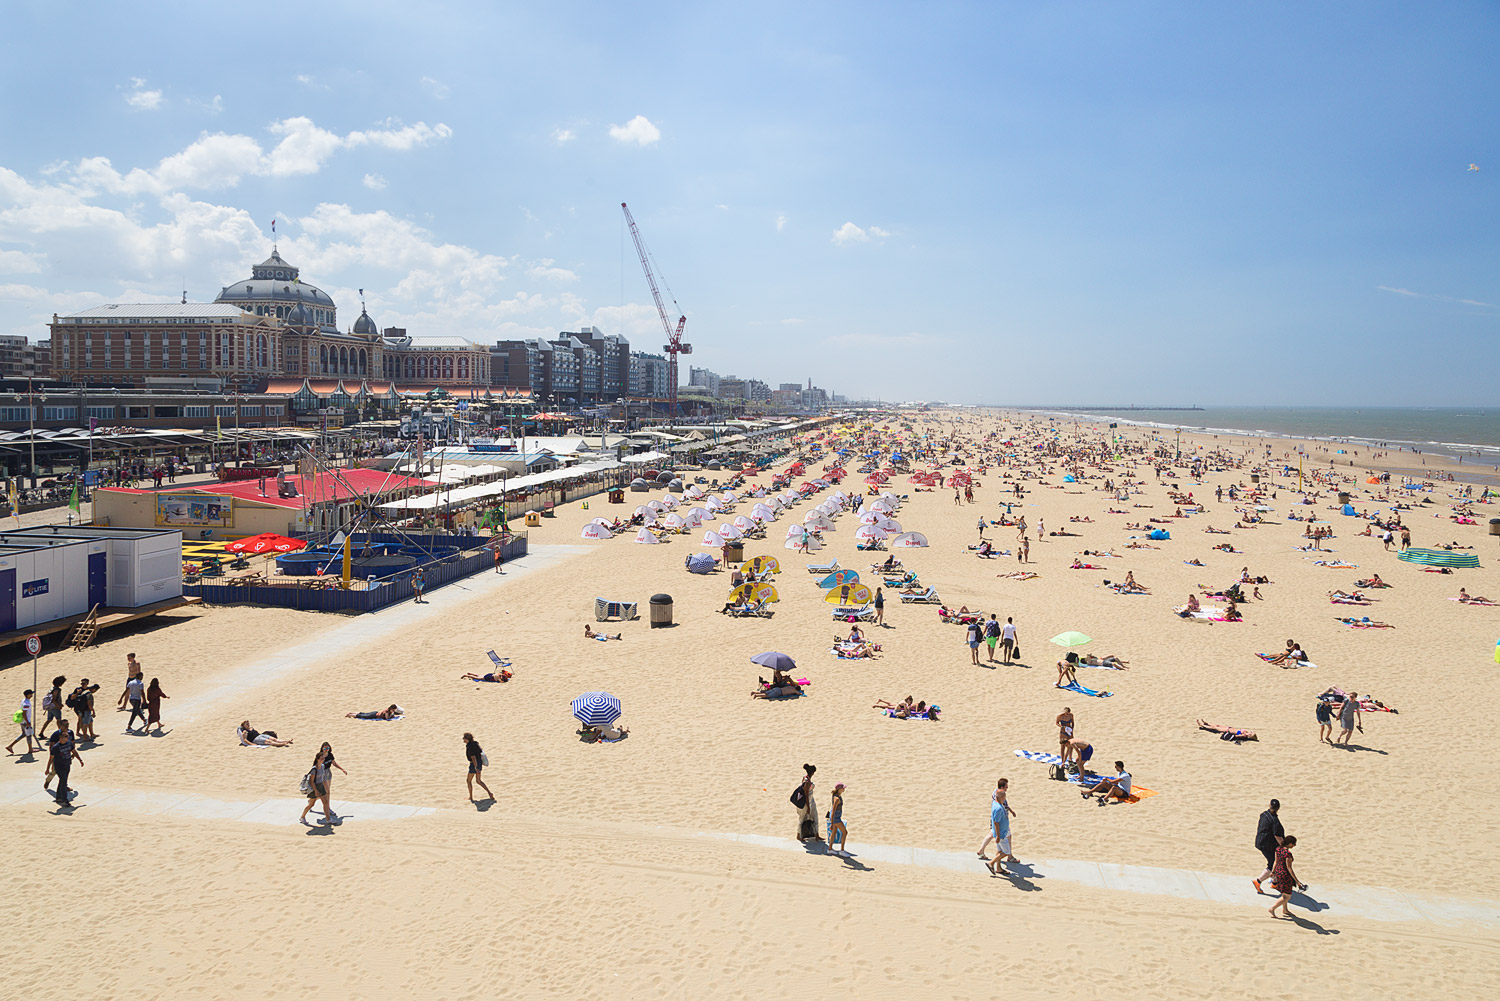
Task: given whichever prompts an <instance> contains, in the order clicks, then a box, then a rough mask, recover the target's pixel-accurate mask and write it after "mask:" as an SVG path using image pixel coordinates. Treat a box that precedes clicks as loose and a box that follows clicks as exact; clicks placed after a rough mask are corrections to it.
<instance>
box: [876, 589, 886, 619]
mask: <svg viewBox="0 0 1500 1001" xmlns="http://www.w3.org/2000/svg"><path fill="white" fill-rule="evenodd" d="M875 624H876V625H877V626H880V627H881V628H884V627H885V592H884V591H882V590H881V589H880V588H878V587H877V588H876V589H875Z"/></svg>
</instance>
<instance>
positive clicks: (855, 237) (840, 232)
mask: <svg viewBox="0 0 1500 1001" xmlns="http://www.w3.org/2000/svg"><path fill="white" fill-rule="evenodd" d="M890 235H891V234H890V232H889V231H887V230H883V229H881V228H880V227H879V226H871V227H869V228H868V229H861V228H860V227H858V226H856V225H854V223H852V222H846V223H844V224H843V225H842V226H840V227H839V228H838V229H836V230H834V231H833V242H834V243H836V244H838V245H839V246H840V247H847V246H848V245H849V244H851V243H869V242H870V241H871V240H883V239H885V238H886V237H888V236H890Z"/></svg>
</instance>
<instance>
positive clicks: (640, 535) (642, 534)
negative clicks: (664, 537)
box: [635, 528, 661, 546]
mask: <svg viewBox="0 0 1500 1001" xmlns="http://www.w3.org/2000/svg"><path fill="white" fill-rule="evenodd" d="M635 541H637V542H639V543H640V544H641V545H643V546H659V545H661V540H660V539H658V538H657V537H656V536H654V535H652V534H651V533H650V532H648V531H646V530H645V529H644V528H643V529H641V530H640V531H638V532H636V533H635Z"/></svg>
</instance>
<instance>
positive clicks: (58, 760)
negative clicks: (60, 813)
mask: <svg viewBox="0 0 1500 1001" xmlns="http://www.w3.org/2000/svg"><path fill="white" fill-rule="evenodd" d="M47 749H48V751H49V752H50V753H51V754H52V770H53V771H54V772H56V773H57V805H58V806H67V805H68V800H69V799H70V798H71V797H70V796H69V793H70V792H71V791H72V790H70V789H69V788H68V773H69V772H70V771H72V770H73V762H74V761H75V760H76V761H77V762H78V763H79V764H80V765H81V764H83V758H82V757H81V756H80V755H79V754H78V743H77V741H75V740H74V739H73V731H72V730H70V729H68V721H67V720H62V721H61V722H59V723H58V725H57V729H56V730H54V731H52V736H50V737H48V738H47Z"/></svg>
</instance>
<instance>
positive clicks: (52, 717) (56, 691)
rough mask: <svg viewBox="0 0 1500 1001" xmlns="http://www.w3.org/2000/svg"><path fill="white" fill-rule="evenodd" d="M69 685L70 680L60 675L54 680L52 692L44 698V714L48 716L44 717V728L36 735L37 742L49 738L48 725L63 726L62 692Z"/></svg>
mask: <svg viewBox="0 0 1500 1001" xmlns="http://www.w3.org/2000/svg"><path fill="white" fill-rule="evenodd" d="M67 683H68V679H67V678H65V677H63V676H62V675H61V674H59V675H58V676H57V677H55V678H53V679H52V688H51V690H50V691H48V692H47V694H46V695H43V696H42V712H44V713H45V714H46V715H45V716H43V717H42V728H41V729H40V730H38V731H37V733H36V739H37V740H42V739H43V738H45V737H46V736H47V724H48V723H56V724H57V725H58V726H61V725H62V721H63V718H62V714H63V693H62V690H63V685H66V684H67Z"/></svg>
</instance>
